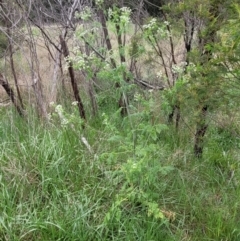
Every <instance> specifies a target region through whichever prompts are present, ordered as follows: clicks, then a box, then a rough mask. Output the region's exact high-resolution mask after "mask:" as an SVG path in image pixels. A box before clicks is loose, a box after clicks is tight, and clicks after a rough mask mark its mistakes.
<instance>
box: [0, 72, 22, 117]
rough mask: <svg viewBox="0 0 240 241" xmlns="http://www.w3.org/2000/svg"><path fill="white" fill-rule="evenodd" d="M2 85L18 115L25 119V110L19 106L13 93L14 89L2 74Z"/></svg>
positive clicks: (0, 77)
mask: <svg viewBox="0 0 240 241" xmlns="http://www.w3.org/2000/svg"><path fill="white" fill-rule="evenodd" d="M0 84H1V85H2V87H3V88H4V90H5V91H6V92H7V94H8V96H9V97H10V99H11V101H12V103H13V105H14V106H15V108H16V110H17V112H18V114H19V115H20V116H21V117H24V113H23V110H22V108H21V106H19V105H18V103H17V101H16V99H15V95H14V92H13V89H12V88H11V86H10V85H9V84H8V82H7V81H6V80H5V79H4V77H3V75H2V74H1V73H0Z"/></svg>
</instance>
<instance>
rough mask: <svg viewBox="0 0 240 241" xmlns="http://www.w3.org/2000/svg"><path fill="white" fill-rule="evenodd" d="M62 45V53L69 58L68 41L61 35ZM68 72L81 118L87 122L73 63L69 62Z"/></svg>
mask: <svg viewBox="0 0 240 241" xmlns="http://www.w3.org/2000/svg"><path fill="white" fill-rule="evenodd" d="M60 43H61V46H62V51H63V55H64V57H65V58H68V57H69V50H68V47H67V44H66V41H65V40H64V38H63V37H62V36H61V35H60ZM68 72H69V75H70V79H71V84H72V89H73V93H74V98H75V100H76V101H77V105H78V110H79V114H80V117H81V118H82V119H83V120H86V114H85V110H84V107H83V103H82V100H81V97H80V94H79V90H78V86H77V82H76V79H75V75H74V70H73V64H72V62H71V61H69V62H68Z"/></svg>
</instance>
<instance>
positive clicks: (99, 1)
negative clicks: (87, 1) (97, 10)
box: [96, 0, 104, 5]
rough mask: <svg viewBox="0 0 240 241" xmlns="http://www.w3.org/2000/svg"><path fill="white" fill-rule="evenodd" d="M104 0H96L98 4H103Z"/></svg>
mask: <svg viewBox="0 0 240 241" xmlns="http://www.w3.org/2000/svg"><path fill="white" fill-rule="evenodd" d="M103 2H104V0H96V5H102V4H103Z"/></svg>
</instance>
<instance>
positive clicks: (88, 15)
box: [77, 7, 92, 21]
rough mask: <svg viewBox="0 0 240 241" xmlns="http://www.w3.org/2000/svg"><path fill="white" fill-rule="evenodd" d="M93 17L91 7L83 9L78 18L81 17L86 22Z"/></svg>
mask: <svg viewBox="0 0 240 241" xmlns="http://www.w3.org/2000/svg"><path fill="white" fill-rule="evenodd" d="M91 16H92V12H91V9H90V8H89V7H85V8H84V9H83V11H82V12H81V13H80V14H79V15H78V16H77V17H79V18H81V19H82V20H84V21H86V20H88V19H90V18H91Z"/></svg>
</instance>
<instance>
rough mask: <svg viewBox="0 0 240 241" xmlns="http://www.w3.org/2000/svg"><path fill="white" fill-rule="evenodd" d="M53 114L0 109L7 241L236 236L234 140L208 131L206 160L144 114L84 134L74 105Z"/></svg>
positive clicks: (107, 121) (1, 227) (2, 230)
mask: <svg viewBox="0 0 240 241" xmlns="http://www.w3.org/2000/svg"><path fill="white" fill-rule="evenodd" d="M158 99H159V97H158V96H157V98H154V97H153V98H152V100H151V102H152V103H154V104H156V105H157V101H158ZM139 101H140V103H141V101H143V100H138V102H137V103H136V104H139ZM147 103H149V102H148V101H147V102H145V103H143V102H142V103H141V104H145V105H146V104H147ZM52 108H53V114H52V117H51V121H50V123H49V124H47V125H46V124H42V123H39V121H38V120H37V119H34V117H32V119H29V120H28V122H26V121H23V120H22V119H20V118H19V117H17V116H15V115H14V113H12V112H10V111H9V110H8V111H7V110H2V112H1V118H2V120H1V122H2V124H1V129H0V135H1V140H2V141H1V158H0V160H1V173H0V177H1V192H0V193H1V202H0V211H1V220H0V238H1V240H144V241H145V240H196V241H197V240H231V241H233V240H236V241H237V240H239V237H240V228H239V227H240V219H239V212H240V206H239V195H240V187H239V181H240V172H239V163H240V162H239V156H238V153H239V151H238V148H239V141H238V139H237V138H235V136H234V134H232V133H231V132H227V131H224V130H221V128H216V127H214V126H211V127H210V131H209V134H208V135H209V136H208V142H207V144H206V147H205V148H206V152H205V155H204V160H203V161H199V160H198V159H196V158H194V156H193V154H192V152H191V146H192V143H191V139H190V138H189V136H188V135H186V133H185V132H186V131H185V130H184V129H181V130H179V131H180V133H179V134H178V135H177V133H176V132H175V130H174V128H171V127H168V126H167V125H165V124H164V123H161V121H160V120H161V119H162V120H164V118H163V117H161V116H155V118H156V121H154V122H152V119H151V118H148V117H150V116H151V112H150V111H146V109H144V110H143V111H138V112H135V113H134V114H132V115H130V116H128V117H126V118H124V120H122V121H120V116H119V115H120V114H119V112H116V113H113V114H112V115H111V116H110V115H108V114H102V115H101V116H100V117H98V120H94V121H93V122H89V123H88V124H86V127H85V129H84V130H83V129H82V125H81V122H80V121H79V118H78V117H77V113H75V111H76V110H75V111H74V109H75V108H76V107H75V106H72V111H69V112H66V111H65V110H64V108H61V107H60V106H54V107H52ZM55 109H56V111H55ZM111 111H112V109H111ZM59 113H61V114H60V115H59ZM74 113H75V114H74ZM106 113H107V109H106ZM74 117H76V118H74ZM9 120H10V121H9ZM188 134H189V133H188ZM81 137H85V138H86V140H87V141H88V143H89V144H90V146H91V150H88V148H87V147H86V145H84V143H83V142H82V141H81Z"/></svg>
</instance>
